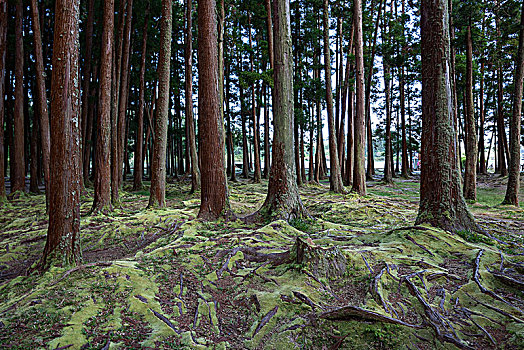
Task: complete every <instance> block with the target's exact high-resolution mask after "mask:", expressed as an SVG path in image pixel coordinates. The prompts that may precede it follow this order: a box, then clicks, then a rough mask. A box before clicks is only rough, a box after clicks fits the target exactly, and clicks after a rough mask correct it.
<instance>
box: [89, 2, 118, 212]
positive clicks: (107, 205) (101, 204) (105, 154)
mask: <svg viewBox="0 0 524 350" xmlns="http://www.w3.org/2000/svg"><path fill="white" fill-rule="evenodd" d="M113 29H114V0H108V1H105V2H104V24H103V31H102V50H101V65H100V96H99V109H98V110H99V114H98V119H97V130H98V133H97V142H96V167H95V183H94V188H95V193H94V200H93V209H92V211H93V212H94V213H97V212H100V211H102V212H104V211H111V210H112V207H111V154H110V146H111V82H112V81H111V80H112V79H111V78H112V77H111V75H112V71H113V65H112V63H113V57H112V56H113ZM113 185H115V184H113Z"/></svg>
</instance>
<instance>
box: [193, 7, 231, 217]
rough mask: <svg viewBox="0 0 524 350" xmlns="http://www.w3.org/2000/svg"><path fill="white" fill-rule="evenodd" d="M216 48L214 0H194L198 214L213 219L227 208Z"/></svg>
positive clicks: (222, 213)
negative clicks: (196, 45)
mask: <svg viewBox="0 0 524 350" xmlns="http://www.w3.org/2000/svg"><path fill="white" fill-rule="evenodd" d="M217 51H218V48H217V22H216V5H215V1H214V0H198V60H199V64H198V76H199V81H200V84H199V96H198V98H199V107H200V108H199V118H198V126H199V131H200V132H199V144H200V150H201V153H200V157H201V161H202V162H201V175H202V182H201V194H200V210H199V212H198V217H199V218H201V219H203V220H216V219H218V218H219V217H221V216H224V215H225V214H228V211H229V200H228V190H227V179H226V170H225V164H224V163H225V159H224V145H225V143H224V126H223V121H222V118H221V116H220V108H219V105H218V104H219V94H218V60H217V57H218V52H217Z"/></svg>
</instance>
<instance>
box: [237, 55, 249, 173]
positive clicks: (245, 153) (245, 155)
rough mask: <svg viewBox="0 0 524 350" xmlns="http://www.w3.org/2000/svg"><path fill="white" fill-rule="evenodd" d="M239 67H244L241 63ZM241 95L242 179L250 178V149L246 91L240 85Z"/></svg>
mask: <svg viewBox="0 0 524 350" xmlns="http://www.w3.org/2000/svg"><path fill="white" fill-rule="evenodd" d="M239 67H240V69H242V68H241V67H242V65H241V63H240V61H239ZM239 94H240V119H241V122H242V177H243V178H244V179H247V178H249V149H248V147H247V130H246V114H245V113H244V112H245V111H244V89H243V88H242V86H241V85H240V83H239Z"/></svg>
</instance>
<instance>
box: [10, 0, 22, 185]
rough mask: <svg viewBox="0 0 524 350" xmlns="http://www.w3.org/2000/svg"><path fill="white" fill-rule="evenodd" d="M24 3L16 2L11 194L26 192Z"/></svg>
mask: <svg viewBox="0 0 524 350" xmlns="http://www.w3.org/2000/svg"><path fill="white" fill-rule="evenodd" d="M22 19H23V3H22V0H18V1H17V2H16V11H15V114H14V141H13V142H14V147H13V149H14V154H13V162H12V163H11V164H12V165H13V168H12V169H11V193H14V192H16V191H22V192H23V191H25V155H24V153H25V152H24V141H25V138H24V135H25V133H24V40H23V34H22V31H23V28H22V26H23V23H22Z"/></svg>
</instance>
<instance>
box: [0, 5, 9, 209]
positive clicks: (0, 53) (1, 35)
mask: <svg viewBox="0 0 524 350" xmlns="http://www.w3.org/2000/svg"><path fill="white" fill-rule="evenodd" d="M7 17H8V16H7V1H4V2H3V3H1V4H0V203H1V202H3V201H5V199H6V191H5V178H4V171H5V169H4V159H5V158H4V157H5V155H4V109H5V106H4V104H5V103H4V101H5V99H4V96H5V72H6V67H5V65H6V60H5V57H6V52H7Z"/></svg>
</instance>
